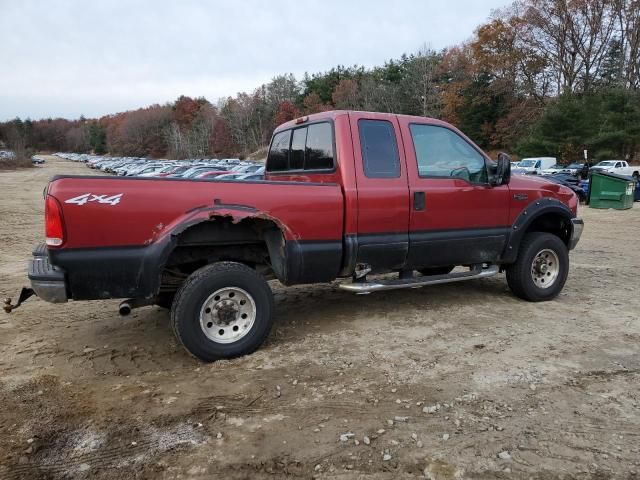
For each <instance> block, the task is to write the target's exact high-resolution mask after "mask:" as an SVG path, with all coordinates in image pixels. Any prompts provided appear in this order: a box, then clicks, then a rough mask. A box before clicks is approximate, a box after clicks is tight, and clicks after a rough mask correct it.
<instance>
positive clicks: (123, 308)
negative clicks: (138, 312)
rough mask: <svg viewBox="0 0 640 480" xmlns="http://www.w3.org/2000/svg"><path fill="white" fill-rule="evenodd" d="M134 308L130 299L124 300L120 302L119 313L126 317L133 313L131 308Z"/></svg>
mask: <svg viewBox="0 0 640 480" xmlns="http://www.w3.org/2000/svg"><path fill="white" fill-rule="evenodd" d="M132 309H133V307H131V305H130V304H129V302H128V301H124V302H122V303H121V304H120V307H118V313H119V314H120V315H121V316H123V317H126V316H127V315H129V314H130V313H131V310H132Z"/></svg>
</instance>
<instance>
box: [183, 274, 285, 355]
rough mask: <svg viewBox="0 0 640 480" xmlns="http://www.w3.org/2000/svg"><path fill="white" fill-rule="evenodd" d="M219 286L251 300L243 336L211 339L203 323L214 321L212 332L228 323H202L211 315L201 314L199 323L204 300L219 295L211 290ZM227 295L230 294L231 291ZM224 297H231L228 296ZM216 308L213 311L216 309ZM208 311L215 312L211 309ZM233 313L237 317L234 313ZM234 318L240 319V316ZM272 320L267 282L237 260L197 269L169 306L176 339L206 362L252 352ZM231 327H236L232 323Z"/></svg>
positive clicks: (258, 344) (268, 328)
mask: <svg viewBox="0 0 640 480" xmlns="http://www.w3.org/2000/svg"><path fill="white" fill-rule="evenodd" d="M221 289H240V290H242V291H244V292H245V293H247V294H248V295H249V296H250V298H251V300H253V303H254V307H255V309H254V318H255V320H254V321H253V324H252V325H251V326H250V327H248V329H247V331H246V333H243V335H244V336H243V337H241V338H239V339H238V340H237V341H233V342H231V343H220V342H218V341H214V340H213V339H211V338H210V337H209V336H207V334H205V325H206V327H212V325H213V327H212V330H211V331H213V332H214V333H213V334H214V335H215V331H216V330H217V329H218V328H220V330H217V331H219V332H224V330H223V329H224V328H228V327H226V326H221V327H218V326H217V325H215V324H213V323H212V322H208V323H206V324H205V323H204V322H205V321H206V320H207V319H208V318H210V317H203V318H204V319H203V320H202V322H203V323H202V324H201V313H202V311H203V308H205V302H207V301H209V302H211V301H213V300H215V299H216V298H219V296H216V297H213V294H214V293H216V292H217V291H219V290H221ZM229 296H230V297H231V295H230V294H229ZM212 298H213V300H212ZM227 300H228V301H231V298H228V299H227ZM207 305H209V304H207ZM216 305H217V304H216ZM216 308H217V307H215V308H214V310H213V311H214V312H216V311H217V310H216ZM221 308H224V306H223V307H221ZM239 308H243V307H239ZM204 311H205V312H206V310H204ZM207 313H208V312H207ZM209 314H210V315H212V316H213V315H214V313H209ZM232 315H233V314H232ZM235 315H236V317H237V313H236V314H235ZM217 319H218V320H219V318H217ZM237 321H240V320H239V317H237ZM272 324H273V294H272V292H271V289H270V288H269V285H268V284H267V282H266V281H265V279H264V277H262V276H261V275H260V274H258V273H257V272H256V271H255V270H253V269H251V268H249V267H247V266H246V265H243V264H241V263H236V262H218V263H214V264H211V265H207V266H205V267H202V268H201V269H199V270H196V271H195V272H194V273H192V274H191V275H190V276H189V278H187V280H186V281H185V282H184V283H183V284H182V286H181V287H180V289H179V290H178V291H177V292H176V296H175V299H174V301H173V305H172V307H171V325H172V327H173V331H174V333H175V335H176V338H177V340H178V342H180V343H181V344H182V346H183V347H184V348H185V349H186V350H187V351H188V352H189V353H190V354H191V355H193V356H194V357H197V358H199V359H201V360H204V361H205V362H212V361H215V360H218V359H221V358H233V357H238V356H241V355H247V354H249V353H252V352H253V351H255V350H256V349H257V348H258V347H259V346H260V345H261V344H262V343H263V342H264V340H265V339H266V338H267V336H268V335H269V331H270V330H271V325H272ZM233 328H234V329H235V326H234V327H233ZM207 331H209V332H211V331H210V330H207ZM209 334H211V333H209Z"/></svg>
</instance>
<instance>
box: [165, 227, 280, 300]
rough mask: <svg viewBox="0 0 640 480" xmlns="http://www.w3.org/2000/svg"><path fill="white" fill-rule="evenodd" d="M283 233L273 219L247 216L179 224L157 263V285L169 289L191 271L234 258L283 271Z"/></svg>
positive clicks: (265, 269) (261, 268)
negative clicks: (281, 265) (281, 253)
mask: <svg viewBox="0 0 640 480" xmlns="http://www.w3.org/2000/svg"><path fill="white" fill-rule="evenodd" d="M282 245H284V233H283V232H282V230H281V227H280V225H279V224H278V223H277V222H276V221H275V220H273V219H269V218H259V217H255V216H248V217H244V218H241V219H239V220H238V219H236V218H234V217H231V216H227V215H215V216H211V217H209V218H207V219H203V220H201V221H198V222H193V223H190V224H185V225H183V226H181V227H178V228H177V229H176V230H175V231H174V232H173V233H172V235H171V240H170V242H168V244H167V245H166V246H165V248H164V249H163V252H162V254H161V255H160V257H161V258H160V261H159V263H158V272H157V275H158V278H159V283H158V289H157V294H158V295H159V296H160V295H161V294H162V293H163V292H166V291H172V290H175V289H177V288H179V286H180V285H181V284H182V282H183V281H184V280H185V279H186V278H187V277H188V276H189V275H190V274H191V273H193V272H194V271H196V270H198V269H199V268H202V267H203V266H206V265H208V264H211V263H215V262H220V261H233V262H238V263H242V264H244V265H247V266H248V267H251V268H253V269H256V270H258V271H260V272H261V273H269V270H272V271H273V272H274V273H276V276H277V273H278V272H280V271H283V268H281V267H280V265H279V263H280V262H282V261H283V258H284V257H283V255H284V253H283V255H277V253H278V252H279V251H282V252H284V249H283V248H282Z"/></svg>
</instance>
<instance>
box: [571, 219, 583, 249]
mask: <svg viewBox="0 0 640 480" xmlns="http://www.w3.org/2000/svg"><path fill="white" fill-rule="evenodd" d="M571 226H572V228H571V237H570V238H569V245H568V247H569V250H573V249H574V248H575V246H576V245H577V244H578V242H579V241H580V236H581V235H582V230H584V222H583V221H582V219H581V218H572V219H571Z"/></svg>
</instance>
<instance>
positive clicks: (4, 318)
mask: <svg viewBox="0 0 640 480" xmlns="http://www.w3.org/2000/svg"><path fill="white" fill-rule="evenodd" d="M60 173H76V174H80V173H81V174H87V173H89V169H87V168H86V167H85V166H84V165H82V164H77V163H73V162H68V161H65V160H60V159H56V158H54V157H47V163H46V165H44V166H43V167H36V168H31V169H26V170H20V171H9V172H6V171H5V172H0V218H1V219H2V227H1V228H0V296H2V297H5V296H15V294H16V293H17V292H18V289H19V287H21V286H23V285H25V284H26V260H27V259H28V258H29V256H30V252H31V247H32V246H33V245H34V244H36V243H38V242H40V241H42V237H43V201H42V191H43V188H44V187H45V185H46V183H47V180H48V179H49V177H51V176H52V175H54V174H60ZM580 215H581V216H582V217H583V218H584V220H585V232H584V235H583V238H582V240H581V242H580V244H579V245H578V247H577V248H576V250H575V251H574V252H572V254H571V261H572V264H571V271H570V274H569V279H568V281H567V285H566V287H565V289H564V291H563V293H562V294H561V295H560V297H559V298H558V299H557V300H555V301H553V302H549V303H543V304H533V303H526V302H523V301H520V300H518V299H516V298H514V297H513V296H512V295H511V294H510V293H509V290H508V288H507V284H506V281H505V278H504V275H499V276H496V277H493V278H491V279H486V280H476V281H471V282H466V283H465V282H463V283H458V284H451V285H441V286H436V287H430V288H424V289H418V290H399V291H392V292H385V293H375V294H372V295H368V296H356V295H353V294H350V293H347V292H343V291H340V290H338V289H337V288H336V286H335V285H321V286H305V287H295V288H287V289H285V288H282V287H280V286H277V285H274V287H273V288H274V290H275V293H276V310H277V312H276V313H277V318H276V323H275V326H274V329H273V330H272V333H271V335H270V338H269V339H268V341H267V342H266V344H265V345H264V346H263V347H262V348H261V349H260V350H258V351H257V352H256V353H255V354H253V355H251V356H248V357H244V358H240V359H236V360H233V361H220V362H217V363H213V364H204V363H201V362H199V361H197V360H195V359H193V358H191V357H190V356H189V355H187V354H186V353H185V352H184V351H183V350H182V349H181V348H179V347H178V345H177V344H176V341H175V340H174V338H173V336H172V333H171V329H170V327H169V316H168V313H167V311H165V310H162V309H161V308H159V307H146V308H143V309H140V310H135V311H134V313H133V314H132V315H131V316H129V317H125V318H122V317H120V316H118V313H117V305H118V301H117V300H114V301H99V302H78V303H74V302H70V303H67V304H62V305H51V304H48V303H45V302H43V301H41V300H39V299H31V300H29V301H28V302H27V303H26V304H25V305H24V306H23V307H21V308H20V309H18V310H16V311H15V312H14V313H12V314H11V315H5V314H4V313H1V312H0V342H1V344H2V347H1V353H0V478H3V479H4V478H7V479H13V478H20V479H23V478H24V479H38V478H47V479H48V478H52V479H59V478H92V479H107V478H109V479H111V478H122V479H131V478H149V479H174V478H176V479H177V478H181V479H182V478H185V479H186V478H202V479H204V478H207V479H209V478H225V479H236V478H251V479H254V478H283V477H296V478H297V477H301V478H312V477H317V478H337V479H351V478H364V477H366V478H374V479H396V478H429V479H457V478H484V479H493V478H534V479H552V478H553V479H555V478H562V479H571V478H581V479H582V478H597V479H603V478H604V479H606V478H637V477H638V476H640V349H639V346H638V345H639V343H640V320H639V312H640V289H639V287H640V281H639V280H640V277H639V275H638V272H639V271H640V270H639V269H640V255H638V251H637V249H636V248H635V247H636V246H637V245H638V241H639V240H638V239H639V238H640V204H636V206H635V208H633V209H632V210H627V211H601V210H592V209H589V208H581V211H580Z"/></svg>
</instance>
